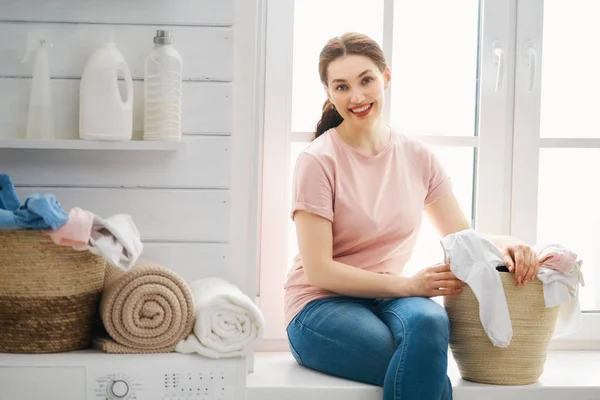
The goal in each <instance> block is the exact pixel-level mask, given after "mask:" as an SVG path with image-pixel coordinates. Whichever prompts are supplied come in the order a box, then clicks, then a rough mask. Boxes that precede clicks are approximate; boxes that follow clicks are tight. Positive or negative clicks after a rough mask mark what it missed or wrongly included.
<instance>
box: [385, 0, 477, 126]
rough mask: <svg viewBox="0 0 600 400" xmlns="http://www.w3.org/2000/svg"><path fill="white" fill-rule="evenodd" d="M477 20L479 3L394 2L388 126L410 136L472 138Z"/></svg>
mask: <svg viewBox="0 0 600 400" xmlns="http://www.w3.org/2000/svg"><path fill="white" fill-rule="evenodd" d="M432 10H435V12H432ZM450 16H451V17H450ZM478 21H479V1H478V0H462V1H448V0H429V1H408V0H402V1H396V2H395V3H394V50H393V60H392V61H393V63H392V85H391V91H392V93H391V94H392V103H391V117H390V122H391V124H392V125H393V126H395V127H396V128H399V129H400V130H401V131H403V132H406V133H408V134H411V135H450V136H473V135H475V115H476V110H477V109H476V103H477V79H478V68H477V53H478Z"/></svg>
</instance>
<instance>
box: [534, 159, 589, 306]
mask: <svg viewBox="0 0 600 400" xmlns="http://www.w3.org/2000/svg"><path fill="white" fill-rule="evenodd" d="M590 171H600V149H541V150H540V178H539V179H540V181H539V195H538V226H537V241H538V242H539V243H559V244H562V245H563V246H566V247H568V248H570V249H571V250H573V251H574V252H575V253H577V254H578V255H579V257H581V259H582V260H583V266H582V271H583V274H584V277H585V285H586V286H585V287H583V288H581V292H580V298H579V299H580V304H581V309H582V310H600V246H599V245H598V244H599V243H600V208H599V207H598V190H599V189H600V185H599V184H598V181H595V180H594V179H593V177H592V179H590Z"/></svg>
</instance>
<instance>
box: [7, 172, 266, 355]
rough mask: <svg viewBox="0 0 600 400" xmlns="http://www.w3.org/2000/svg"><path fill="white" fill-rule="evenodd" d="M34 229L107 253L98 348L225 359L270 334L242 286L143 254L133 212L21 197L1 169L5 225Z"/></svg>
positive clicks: (43, 196) (50, 198) (81, 248)
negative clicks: (188, 274) (189, 273)
mask: <svg viewBox="0 0 600 400" xmlns="http://www.w3.org/2000/svg"><path fill="white" fill-rule="evenodd" d="M31 229H35V230H41V231H42V232H44V233H46V234H48V235H49V237H50V238H51V239H52V241H53V242H54V243H55V244H56V245H59V246H66V247H70V248H72V249H73V250H76V251H89V252H91V253H93V254H97V255H100V256H102V257H103V258H104V259H105V260H106V270H105V277H104V286H103V289H102V295H101V298H100V302H99V307H98V316H99V317H100V318H99V321H98V326H97V329H96V330H95V332H94V338H93V345H94V347H96V348H97V349H100V350H102V351H104V352H107V353H164V352H173V351H175V352H180V353H197V354H200V355H203V356H206V357H210V358H225V357H238V356H245V355H247V354H248V353H249V352H250V351H251V350H252V349H253V348H254V347H255V346H256V345H257V344H258V343H259V342H260V341H261V340H262V339H263V336H264V324H265V322H264V318H263V316H262V314H261V312H260V310H259V308H258V307H257V306H256V304H255V303H254V302H253V301H252V300H251V299H250V298H249V297H248V296H246V295H245V294H244V293H243V292H242V291H241V290H240V289H239V288H237V287H236V286H234V285H232V284H230V283H229V282H227V281H225V280H224V279H221V278H217V277H209V278H204V279H199V280H196V281H193V282H191V283H188V282H186V281H185V280H184V279H182V278H181V277H180V276H179V275H178V274H177V273H176V272H174V271H173V270H171V269H169V268H166V267H164V266H162V265H159V264H158V263H156V262H154V261H151V260H147V259H144V258H141V255H142V250H143V244H142V241H141V238H140V233H139V231H138V229H137V227H136V225H135V224H134V222H133V220H132V218H131V217H130V216H129V215H127V214H117V215H113V216H111V217H109V218H106V219H105V218H103V217H101V216H99V215H96V214H94V213H93V212H91V211H88V210H84V209H82V208H78V207H74V208H72V209H71V210H70V211H69V212H68V213H67V212H66V211H65V210H64V209H63V208H62V206H61V205H60V203H59V201H58V200H57V199H56V198H55V196H54V195H51V194H34V195H31V196H29V197H28V198H27V199H26V200H25V202H24V203H22V204H21V201H20V200H19V197H18V196H17V193H16V191H15V187H14V184H13V182H12V180H11V178H10V176H8V175H6V174H0V230H15V231H16V230H31ZM1 256H2V255H1V254H0V257H1ZM0 322H1V321H0Z"/></svg>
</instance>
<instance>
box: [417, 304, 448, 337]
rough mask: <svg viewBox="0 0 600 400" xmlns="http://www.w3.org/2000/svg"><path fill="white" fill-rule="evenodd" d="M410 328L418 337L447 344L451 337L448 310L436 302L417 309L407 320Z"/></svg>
mask: <svg viewBox="0 0 600 400" xmlns="http://www.w3.org/2000/svg"><path fill="white" fill-rule="evenodd" d="M407 325H408V327H407V328H408V329H409V330H410V331H411V333H412V334H413V335H412V336H414V337H416V338H420V339H423V340H425V341H428V342H431V343H432V344H440V345H443V346H445V345H447V344H448V340H449V338H450V321H449V319H448V314H447V313H446V310H445V309H444V308H443V307H441V306H440V305H438V304H437V303H434V304H433V305H432V306H429V307H423V308H421V309H418V310H415V312H414V314H413V315H412V316H411V318H410V320H409V321H407Z"/></svg>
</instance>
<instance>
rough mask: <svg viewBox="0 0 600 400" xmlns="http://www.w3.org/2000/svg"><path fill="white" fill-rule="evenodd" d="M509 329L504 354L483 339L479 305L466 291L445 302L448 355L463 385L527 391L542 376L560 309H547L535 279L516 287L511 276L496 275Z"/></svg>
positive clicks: (449, 297) (540, 288)
mask: <svg viewBox="0 0 600 400" xmlns="http://www.w3.org/2000/svg"><path fill="white" fill-rule="evenodd" d="M499 274H500V278H501V281H502V285H503V287H504V294H505V297H506V302H507V304H508V311H509V313H510V319H511V323H512V331H513V334H512V339H511V341H510V344H509V345H508V347H506V348H501V347H496V346H494V345H493V344H492V342H491V341H490V339H489V338H488V337H487V335H486V333H485V331H484V330H483V326H482V325H481V320H480V318H479V302H478V301H477V298H476V297H475V295H474V294H473V291H472V290H471V289H470V288H469V286H468V285H465V287H464V288H463V291H462V293H461V294H460V295H457V296H448V297H445V298H444V306H445V308H446V311H447V313H448V317H449V318H450V324H451V328H450V350H451V351H452V355H453V357H454V359H455V360H456V363H457V365H458V369H459V371H460V374H461V376H462V377H463V379H466V380H469V381H474V382H479V383H487V384H495V385H527V384H531V383H534V382H536V381H537V380H538V378H539V377H540V375H541V374H542V372H543V370H544V364H545V363H546V355H547V350H548V343H549V342H550V339H551V337H552V333H553V331H554V326H555V324H556V319H557V317H558V307H553V308H546V306H545V303H544V292H543V284H542V282H541V281H539V280H538V279H534V280H532V281H529V282H528V283H527V286H521V287H518V286H516V284H515V278H514V275H513V274H512V273H508V272H500V273H499Z"/></svg>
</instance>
